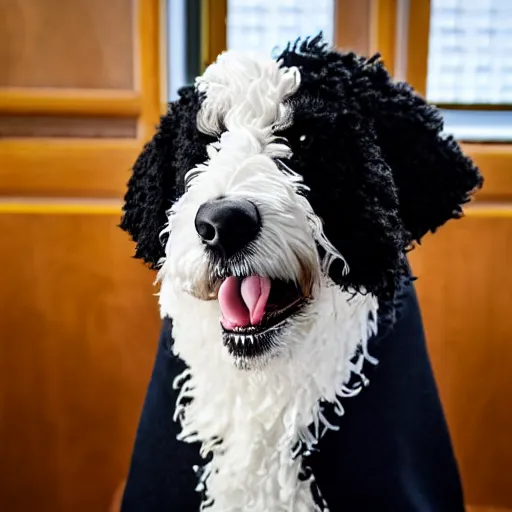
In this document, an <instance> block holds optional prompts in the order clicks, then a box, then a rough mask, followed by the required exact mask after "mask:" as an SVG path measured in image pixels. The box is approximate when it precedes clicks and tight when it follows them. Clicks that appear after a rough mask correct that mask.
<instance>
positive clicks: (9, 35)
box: [0, 0, 163, 512]
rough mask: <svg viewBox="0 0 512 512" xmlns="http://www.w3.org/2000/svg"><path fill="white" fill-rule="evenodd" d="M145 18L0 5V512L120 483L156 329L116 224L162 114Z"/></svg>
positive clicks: (147, 286)
mask: <svg viewBox="0 0 512 512" xmlns="http://www.w3.org/2000/svg"><path fill="white" fill-rule="evenodd" d="M159 8H160V2H159V0H108V1H105V2H104V1H101V0H14V1H10V0H0V11H1V16H0V62H1V66H0V134H1V136H0V231H1V232H2V238H1V239H0V249H1V250H0V280H1V282H2V286H1V287H0V308H1V309H2V314H0V333H1V334H0V461H1V464H0V510H1V511H2V512H3V511H5V512H28V511H36V510H37V511H38V512H39V511H40V512H69V511H73V512H91V511H94V512H96V511H98V512H101V511H105V512H106V511H107V510H108V507H109V504H110V503H111V500H112V497H113V494H114V492H115V490H116V488H118V486H119V484H120V483H121V482H122V481H123V480H124V479H125V478H126V472H127V468H128V462H129V458H130V454H131V450H132V445H133V437H134V433H135V429H136V425H137V421H138V417H139V413H140V408H141V404H142V400H143V396H144V393H145V391H146V386H147V382H148V379H149V373H150V370H151V366H152V362H153V357H154V354H155V345H156V341H157V338H158V329H159V324H160V321H159V318H158V308H157V299H156V298H155V297H154V295H153V294H154V292H155V291H156V290H155V289H154V288H153V287H152V281H153V279H154V277H155V275H154V273H153V272H151V271H149V270H148V269H146V268H145V267H144V266H143V265H142V264H140V263H139V262H137V261H135V260H134V259H133V258H132V257H131V256H132V254H133V250H134V248H133V244H132V243H131V242H130V241H129V239H128V236H127V235H126V234H125V233H123V232H121V230H120V229H119V228H118V227H117V224H118V223H119V220H120V215H121V197H122V195H123V193H124V192H125V189H126V182H127V180H128V178H129V176H130V169H131V166H132V165H133V162H134V161H135V159H136V157H137V155H138V153H139V151H140V149H141V147H142V145H143V143H144V142H145V141H146V140H147V139H148V138H149V137H150V136H151V134H152V132H153V130H154V127H155V125H156V123H157V121H158V117H159V113H160V110H161V108H162V105H163V102H162V98H161V97H160V91H161V84H160V74H161V73H160V72H161V70H160V56H161V52H160V49H159V42H160V32H161V30H160V29H161V27H160V25H159ZM2 136H3V138H1V137H2Z"/></svg>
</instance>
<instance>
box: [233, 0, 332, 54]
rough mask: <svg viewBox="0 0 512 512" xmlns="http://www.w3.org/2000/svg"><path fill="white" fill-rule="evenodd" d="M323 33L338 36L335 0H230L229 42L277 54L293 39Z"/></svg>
mask: <svg viewBox="0 0 512 512" xmlns="http://www.w3.org/2000/svg"><path fill="white" fill-rule="evenodd" d="M320 31H322V32H323V34H324V37H325V39H326V41H328V42H329V43H332V42H333V39H334V0H314V1H312V0H229V1H228V19H227V45H228V48H229V49H236V50H239V51H243V52H246V53H248V54H250V55H253V56H258V55H259V56H262V55H263V56H266V57H270V56H272V57H275V56H276V55H278V54H279V53H280V51H282V50H283V49H284V47H285V46H286V44H287V43H288V42H289V41H295V40H296V39H297V38H298V37H301V38H304V37H307V36H315V35H317V34H318V33H319V32H320Z"/></svg>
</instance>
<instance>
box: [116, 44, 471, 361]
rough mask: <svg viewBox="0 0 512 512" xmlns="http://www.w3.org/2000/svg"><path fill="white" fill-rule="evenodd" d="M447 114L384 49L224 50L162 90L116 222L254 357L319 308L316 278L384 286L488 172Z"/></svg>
mask: <svg viewBox="0 0 512 512" xmlns="http://www.w3.org/2000/svg"><path fill="white" fill-rule="evenodd" d="M441 129H442V122H441V120H440V118H439V116H438V114H437V112H436V111H435V110H434V109H433V108H432V107H430V106H429V105H427V104H426V103H425V102H424V101H423V100H422V99H420V98H419V97H417V96H415V95H414V94H413V93H412V91H411V90H410V88H408V87H407V86H406V85H404V84H395V83H393V82H392V81H391V80H390V79H389V76H388V75H387V73H386V72H385V70H384V69H383V67H382V65H381V64H380V63H379V62H378V61H377V60H375V59H374V60H371V59H370V60H366V59H363V58H359V57H356V56H355V55H353V54H348V55H341V54H338V53H335V52H331V51H328V50H326V49H325V45H324V44H323V43H322V42H321V40H320V39H319V38H315V39H313V40H312V41H311V42H307V41H306V42H305V43H303V44H302V45H301V46H300V47H298V46H297V45H295V46H294V47H290V48H288V49H287V50H286V51H285V52H284V53H283V55H282V56H281V57H280V58H279V59H278V60H277V61H274V60H268V61H257V60H254V59H251V58H248V57H245V56H243V55H238V54H236V53H233V52H227V53H225V54H223V55H222V56H220V57H219V59H218V60H217V62H216V63H214V64H213V65H211V66H210V67H209V68H208V69H207V70H206V72H205V73H204V75H203V76H202V77H200V78H199V79H198V80H197V82H196V84H195V87H188V88H185V89H184V90H183V91H182V92H181V99H180V100H179V101H178V102H177V103H175V104H172V105H170V108H169V112H168V114H167V115H166V116H165V117H164V118H163V119H162V122H161V125H160V127H159V131H158V133H157V134H156V136H155V137H154V139H153V140H152V141H151V142H150V143H149V144H148V145H147V146H146V148H145V150H144V152H143V153H142V155H141V156H140V158H139V160H138V162H137V163H136V165H135V168H134V174H133V177H132V179H131V181H130V185H129V190H128V193H127V195H126V204H125V216H124V218H123V222H122V227H123V228H124V229H126V230H127V231H129V232H130V233H131V234H132V236H133V237H134V239H135V240H136V242H137V256H138V257H141V258H143V259H144V260H145V261H147V262H149V263H150V264H152V265H153V266H157V265H159V264H160V265H161V269H160V277H161V278H162V279H164V280H169V281H172V283H173V287H174V289H175V290H177V291H178V293H184V294H187V295H192V296H194V297H195V298H196V299H198V300H200V301H204V302H205V303H206V302H210V301H217V302H218V306H219V316H220V323H221V327H222V336H223V340H224V345H225V346H226V349H227V350H228V351H229V353H230V354H232V356H233V357H234V360H235V361H237V363H238V364H239V365H240V366H242V367H245V368H247V367H251V366H252V365H253V364H252V363H253V362H254V361H258V360H268V359H269V356H274V355H279V353H280V352H281V351H282V349H283V346H284V344H285V343H286V341H287V339H288V338H289V335H288V334H289V333H290V332H292V331H293V330H294V326H296V325H299V324H300V325H301V328H303V329H307V328H308V325H312V323H314V319H315V317H316V315H317V311H316V308H317V307H318V305H317V301H316V299H317V297H318V295H319V293H320V292H321V289H322V287H326V286H333V285H336V286H338V287H340V288H341V289H342V290H344V291H349V292H353V293H369V294H373V295H375V296H376V297H377V298H378V299H379V300H388V299H389V298H391V297H392V296H393V293H394V290H395V287H396V286H397V284H398V282H399V281H400V279H401V278H403V277H404V276H405V275H406V274H407V265H406V258H405V252H406V249H407V247H408V246H409V245H410V244H411V243H412V242H413V241H414V240H419V239H420V238H421V237H422V236H423V235H424V234H425V233H426V232H427V231H429V230H435V229H436V228H437V227H438V226H439V225H441V224H443V223H444V222H445V221H446V220H448V219H449V218H452V217H458V216H459V215H460V213H461V205H462V204H463V203H465V202H466V201H467V200H468V198H469V195H470V193H471V192H472V191H473V190H474V189H475V188H477V187H478V186H480V184H481V177H480V175H479V173H478V171H477V170H476V168H474V167H473V165H472V164H471V162H470V161H469V160H468V159H466V158H465V157H464V156H463V155H462V154H461V153H460V150H459V148H458V146H457V145H456V143H455V142H454V141H453V140H452V139H449V138H443V137H442V136H441V135H440V131H441ZM322 307H325V305H324V306H322ZM333 314H334V312H333Z"/></svg>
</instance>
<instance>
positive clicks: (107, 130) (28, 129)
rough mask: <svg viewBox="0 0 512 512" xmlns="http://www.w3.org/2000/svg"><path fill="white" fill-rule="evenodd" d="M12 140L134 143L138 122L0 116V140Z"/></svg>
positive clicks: (107, 119)
mask: <svg viewBox="0 0 512 512" xmlns="http://www.w3.org/2000/svg"><path fill="white" fill-rule="evenodd" d="M12 137H16V138H19V137H63V138H64V137H66V138H80V137H83V138H91V137H92V138H119V139H134V138H136V137H137V119H135V118H133V119H130V118H119V119H113V118H105V117H85V118H81V117H69V116H2V115H0V138H12Z"/></svg>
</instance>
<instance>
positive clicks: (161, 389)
mask: <svg viewBox="0 0 512 512" xmlns="http://www.w3.org/2000/svg"><path fill="white" fill-rule="evenodd" d="M395 306H396V321H395V322H394V323H393V324H386V323H382V325H380V326H379V334H378V335H377V336H376V337H375V338H373V339H372V340H370V343H369V348H370V353H371V354H372V355H373V356H375V357H376V358H377V359H378V360H379V364H378V365H377V366H376V367H372V366H371V365H370V364H367V365H366V367H365V370H364V372H365V374H366V376H367V377H368V378H369V379H370V385H369V386H368V387H366V388H365V389H364V390H363V391H362V392H361V393H360V394H359V395H358V396H356V397H353V398H346V399H344V401H343V405H344V408H345V415H344V416H343V417H341V418H336V419H335V421H337V423H338V424H339V426H340V430H339V431H336V432H334V431H329V432H327V433H326V435H325V436H324V437H323V438H322V439H321V440H320V442H319V450H318V452H316V453H313V454H312V455H311V456H310V457H308V464H309V465H310V466H311V469H312V471H313V473H314V475H315V478H316V481H317V483H318V486H319V488H320V490H321V492H322V495H323V498H324V499H325V501H326V502H327V505H328V506H329V509H330V511H331V512H338V511H339V512H386V511H389V512H463V510H464V506H463V496H462V490H461V485H460V480H459V474H458V469H457V465H456V462H455V459H454V455H453V450H452V446H451V442H450V438H449V434H448V431H447V426H446V422H445V418H444V415H443V411H442V408H441V404H440V401H439V396H438V393H437V389H436V384H435V382H434V378H433V375H432V370H431V366H430V362H429V359H428V354H427V350H426V346H425V336H424V332H423V326H422V321H421V315H420V310H419V307H418V302H417V298H416V294H415V291H414V287H413V285H412V284H408V285H406V286H404V287H403V289H402V290H401V292H400V293H399V294H397V298H396V299H395ZM171 345H172V338H171V321H170V320H169V319H166V320H164V322H163V328H162V333H161V337H160V343H159V347H158V353H157V356H156V361H155V366H154V370H153V375H152V378H151V382H150V385H149V388H148V392H147V396H146V400H145V404H144V408H143V411H142V415H141V418H140V424H139V427H138V431H137V436H136V441H135V446H134V450H133V455H132V460H131V466H130V471H129V475H128V479H127V484H126V488H125V492H124V498H123V503H122V509H121V510H122V512H170V511H177V512H197V511H198V510H199V502H200V495H199V493H197V492H196V491H195V490H194V489H195V486H196V484H197V478H196V475H195V473H194V471H193V470H192V466H194V465H196V464H197V465H201V463H202V460H201V459H200V457H199V454H198V446H197V445H193V444H187V443H183V442H180V441H177V440H176V435H177V434H178V432H179V431H180V426H179V425H178V424H176V423H175V422H173V419H172V416H173V410H174V404H175V401H176V391H175V390H173V389H172V382H173V378H174V377H175V376H176V375H178V374H179V373H181V372H182V371H183V369H184V365H183V362H182V361H181V360H179V359H178V358H176V357H175V356H174V355H173V354H172V351H171Z"/></svg>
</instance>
